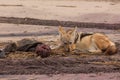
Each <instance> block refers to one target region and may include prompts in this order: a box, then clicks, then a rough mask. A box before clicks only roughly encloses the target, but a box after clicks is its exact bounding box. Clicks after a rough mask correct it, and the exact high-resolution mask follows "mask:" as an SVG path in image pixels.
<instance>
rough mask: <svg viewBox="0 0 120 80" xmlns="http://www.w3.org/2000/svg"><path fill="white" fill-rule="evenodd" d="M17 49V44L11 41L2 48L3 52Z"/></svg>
mask: <svg viewBox="0 0 120 80" xmlns="http://www.w3.org/2000/svg"><path fill="white" fill-rule="evenodd" d="M16 49H17V45H16V44H15V43H14V42H12V43H9V44H8V45H6V46H5V48H4V49H3V51H4V52H14V51H16Z"/></svg>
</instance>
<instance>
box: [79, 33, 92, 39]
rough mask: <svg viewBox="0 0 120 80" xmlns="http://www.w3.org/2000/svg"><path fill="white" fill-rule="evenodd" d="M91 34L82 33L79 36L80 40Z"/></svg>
mask: <svg viewBox="0 0 120 80" xmlns="http://www.w3.org/2000/svg"><path fill="white" fill-rule="evenodd" d="M90 35H93V34H92V33H82V34H81V36H80V40H82V38H84V37H86V36H90Z"/></svg>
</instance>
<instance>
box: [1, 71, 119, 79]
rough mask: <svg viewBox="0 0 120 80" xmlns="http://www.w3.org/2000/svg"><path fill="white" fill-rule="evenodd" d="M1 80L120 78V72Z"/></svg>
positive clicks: (13, 76) (32, 76) (13, 77)
mask: <svg viewBox="0 0 120 80" xmlns="http://www.w3.org/2000/svg"><path fill="white" fill-rule="evenodd" d="M0 78H1V79H0V80H88V79H89V80H101V79H102V80H119V79H120V74H119V73H98V74H59V75H9V76H8V75H4V76H0Z"/></svg>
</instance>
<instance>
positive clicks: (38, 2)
mask: <svg viewBox="0 0 120 80" xmlns="http://www.w3.org/2000/svg"><path fill="white" fill-rule="evenodd" d="M119 14H120V3H119V2H94V1H92V2H86V1H81V0H12V1H9V0H0V15H1V16H5V17H23V18H24V17H30V18H38V19H45V20H46V19H47V20H62V21H79V22H96V23H100V22H101V23H119V22H120V15H119ZM111 18H112V19H111Z"/></svg>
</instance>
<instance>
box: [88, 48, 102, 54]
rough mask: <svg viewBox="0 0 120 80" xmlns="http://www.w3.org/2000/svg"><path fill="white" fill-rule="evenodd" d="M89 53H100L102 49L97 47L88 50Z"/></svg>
mask: <svg viewBox="0 0 120 80" xmlns="http://www.w3.org/2000/svg"><path fill="white" fill-rule="evenodd" d="M88 51H89V53H90V54H101V53H102V51H101V50H99V49H97V50H88Z"/></svg>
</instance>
